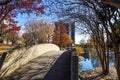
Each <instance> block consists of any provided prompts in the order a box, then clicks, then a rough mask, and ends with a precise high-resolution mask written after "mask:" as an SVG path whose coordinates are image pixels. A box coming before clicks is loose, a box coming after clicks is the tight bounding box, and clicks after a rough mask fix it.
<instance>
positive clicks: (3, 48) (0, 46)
mask: <svg viewBox="0 0 120 80" xmlns="http://www.w3.org/2000/svg"><path fill="white" fill-rule="evenodd" d="M13 47H15V46H13V45H5V44H0V55H2V53H3V52H6V51H7V50H8V49H10V48H13Z"/></svg>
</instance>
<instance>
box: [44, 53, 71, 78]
mask: <svg viewBox="0 0 120 80" xmlns="http://www.w3.org/2000/svg"><path fill="white" fill-rule="evenodd" d="M42 80H71V52H70V51H66V52H64V53H63V54H62V55H61V56H60V57H59V58H58V59H57V61H56V62H55V64H54V65H53V66H52V67H51V69H50V71H49V72H48V73H47V74H46V76H45V77H44V79H42Z"/></svg>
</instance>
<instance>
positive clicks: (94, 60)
mask: <svg viewBox="0 0 120 80" xmlns="http://www.w3.org/2000/svg"><path fill="white" fill-rule="evenodd" d="M90 59H91V64H92V66H93V67H94V68H95V67H100V66H101V63H100V60H99V58H98V57H97V56H94V57H92V56H90ZM109 65H110V66H114V56H109Z"/></svg>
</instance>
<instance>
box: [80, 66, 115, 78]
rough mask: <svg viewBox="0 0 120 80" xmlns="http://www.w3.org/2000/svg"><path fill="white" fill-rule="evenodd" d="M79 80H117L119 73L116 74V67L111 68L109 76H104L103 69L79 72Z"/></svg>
mask: <svg viewBox="0 0 120 80" xmlns="http://www.w3.org/2000/svg"><path fill="white" fill-rule="evenodd" d="M79 78H81V80H84V79H88V80H89V79H91V78H95V79H93V80H98V78H99V80H117V73H116V69H115V67H109V74H107V75H103V74H102V68H101V67H97V68H94V69H90V70H87V71H83V72H79ZM82 78H83V79H82ZM91 80H92V79H91Z"/></svg>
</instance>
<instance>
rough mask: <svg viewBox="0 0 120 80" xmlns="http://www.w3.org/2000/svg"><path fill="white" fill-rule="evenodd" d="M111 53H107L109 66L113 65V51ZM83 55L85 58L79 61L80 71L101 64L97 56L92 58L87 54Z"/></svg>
mask: <svg viewBox="0 0 120 80" xmlns="http://www.w3.org/2000/svg"><path fill="white" fill-rule="evenodd" d="M111 54H112V55H109V66H111V67H114V55H113V53H111ZM86 56H87V57H86ZM83 57H84V58H85V60H82V61H79V65H80V66H81V68H80V71H86V70H90V69H93V68H96V67H100V66H101V64H100V61H99V58H98V57H94V58H93V57H90V56H89V55H84V56H83Z"/></svg>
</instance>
